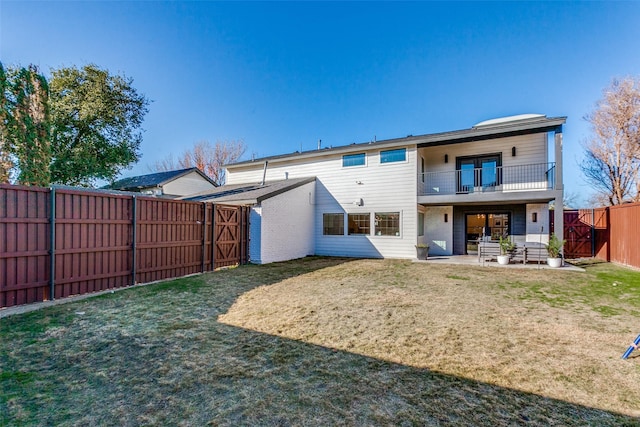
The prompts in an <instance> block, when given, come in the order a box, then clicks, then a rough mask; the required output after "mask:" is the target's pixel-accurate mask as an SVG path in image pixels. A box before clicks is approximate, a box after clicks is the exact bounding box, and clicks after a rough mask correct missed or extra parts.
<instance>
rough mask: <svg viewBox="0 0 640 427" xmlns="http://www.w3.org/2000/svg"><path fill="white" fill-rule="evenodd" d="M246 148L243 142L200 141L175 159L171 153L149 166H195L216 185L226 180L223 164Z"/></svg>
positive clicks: (164, 168)
mask: <svg viewBox="0 0 640 427" xmlns="http://www.w3.org/2000/svg"><path fill="white" fill-rule="evenodd" d="M246 150H247V147H246V145H245V144H244V142H242V141H240V140H238V141H224V142H220V141H218V142H216V143H215V145H212V144H211V143H210V142H209V141H200V142H197V143H196V144H194V146H193V147H192V148H190V149H188V150H186V151H184V152H183V153H182V154H181V155H180V156H179V157H178V158H177V159H175V158H174V157H173V155H172V154H170V155H169V156H167V157H166V158H165V159H163V160H159V161H157V162H155V163H154V164H153V165H151V166H150V169H151V170H152V171H158V172H160V171H168V170H175V169H181V168H192V167H197V168H198V169H200V170H201V171H202V172H204V173H205V174H206V175H207V176H208V177H209V178H211V179H212V180H213V182H215V183H216V184H217V185H223V184H224V183H225V180H226V174H225V170H224V167H223V166H224V165H226V164H228V163H233V162H235V161H236V160H238V159H239V158H240V157H242V155H243V154H244V153H245V151H246Z"/></svg>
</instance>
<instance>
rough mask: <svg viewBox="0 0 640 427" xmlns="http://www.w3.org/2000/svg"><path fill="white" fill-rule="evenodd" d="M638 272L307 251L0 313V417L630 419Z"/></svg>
mask: <svg viewBox="0 0 640 427" xmlns="http://www.w3.org/2000/svg"><path fill="white" fill-rule="evenodd" d="M454 271H455V273H453V272H454ZM638 274H639V273H637V272H632V271H628V270H625V269H622V268H620V267H615V266H610V265H608V264H605V265H594V266H592V267H591V266H590V267H589V268H587V271H586V272H585V273H566V272H561V271H554V270H541V271H531V270H526V271H525V270H517V269H492V268H486V267H484V268H483V267H468V266H444V265H431V264H425V263H410V262H404V261H389V260H347V259H336V258H317V257H311V258H306V259H304V260H298V261H292V262H285V263H277V264H271V265H266V266H251V265H250V266H242V267H238V268H235V269H229V270H223V271H219V272H215V273H210V274H205V275H201V276H195V277H189V278H184V279H179V280H174V281H170V282H164V283H159V284H155V285H149V286H145V287H136V288H130V289H125V290H122V291H119V292H115V293H113V294H111V293H109V294H104V295H101V296H99V297H96V298H90V299H86V300H82V301H78V302H73V303H69V304H62V305H58V306H52V307H49V308H46V309H43V310H40V311H35V312H31V313H27V314H23V315H16V316H11V317H6V318H3V319H0V338H1V339H0V388H1V389H2V393H0V425H25V426H36V425H37V426H40V425H56V426H58V425H163V426H164V425H229V426H231V425H233V426H236V425H452V424H454V425H456V424H457V425H534V426H547V425H576V426H578V425H579V426H583V425H593V426H602V425H605V426H606V425H610V426H614V425H616V426H617V425H629V426H631V425H640V422H639V420H638V416H640V413H638V412H637V411H638V408H640V392H639V391H638V382H637V379H638V378H640V368H639V366H640V365H639V363H638V360H640V359H638V358H633V357H632V358H631V359H629V360H627V361H622V360H620V355H621V354H622V352H623V351H624V349H625V348H626V346H627V345H628V343H629V342H630V340H632V339H633V338H634V337H635V335H636V334H637V333H638V332H640V331H636V330H635V329H634V328H637V319H636V318H634V313H637V312H638V311H639V310H640V301H639V300H638V298H637V296H636V295H637V294H638V293H639V292H640V285H639V283H640V281H639V280H638V278H639V277H640V276H639V275H638ZM614 282H616V283H617V285H616V286H613V285H612V283H614ZM454 285H455V286H454ZM607 289H610V290H611V292H606V290H607Z"/></svg>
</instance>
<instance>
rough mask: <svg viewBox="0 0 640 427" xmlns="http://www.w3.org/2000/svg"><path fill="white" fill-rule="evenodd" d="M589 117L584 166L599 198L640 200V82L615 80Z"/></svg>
mask: <svg viewBox="0 0 640 427" xmlns="http://www.w3.org/2000/svg"><path fill="white" fill-rule="evenodd" d="M585 120H587V121H588V122H589V123H591V128H592V135H591V137H590V138H588V139H587V140H586V141H585V142H584V143H583V146H584V148H585V151H586V157H585V159H584V161H583V162H582V164H581V165H580V167H581V169H582V172H583V173H584V175H585V177H586V179H587V181H588V182H589V183H591V184H592V185H593V186H594V188H595V189H596V191H598V196H597V197H596V199H597V200H600V201H602V200H607V201H608V203H609V204H610V205H618V204H621V203H624V202H626V201H636V202H637V201H640V81H639V80H637V79H634V78H631V77H626V78H624V79H622V80H613V82H612V83H611V85H610V86H609V87H608V88H606V89H605V90H604V91H603V97H602V99H600V100H599V101H598V102H597V103H596V108H595V109H594V111H593V112H591V113H590V114H589V115H587V116H586V117H585Z"/></svg>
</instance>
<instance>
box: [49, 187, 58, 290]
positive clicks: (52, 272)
mask: <svg viewBox="0 0 640 427" xmlns="http://www.w3.org/2000/svg"><path fill="white" fill-rule="evenodd" d="M49 190H50V193H49V194H50V195H51V200H50V203H49V208H50V209H49V224H50V227H51V229H50V230H49V246H50V249H49V257H50V261H51V263H50V265H49V286H50V290H49V293H50V295H49V298H50V300H51V301H53V300H54V299H56V189H55V188H53V187H51V188H50V189H49Z"/></svg>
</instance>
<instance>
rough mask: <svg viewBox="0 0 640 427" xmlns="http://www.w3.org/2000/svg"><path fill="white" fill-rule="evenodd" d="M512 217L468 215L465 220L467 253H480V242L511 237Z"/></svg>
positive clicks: (501, 214) (496, 214) (484, 214)
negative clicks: (510, 224)
mask: <svg viewBox="0 0 640 427" xmlns="http://www.w3.org/2000/svg"><path fill="white" fill-rule="evenodd" d="M509 217H510V215H509V214H508V213H498V212H496V213H468V214H466V218H465V227H466V233H465V234H466V252H467V254H470V255H471V254H477V253H478V242H480V241H481V240H482V239H485V240H499V239H500V236H502V237H506V236H508V235H509V223H510V218H509Z"/></svg>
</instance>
